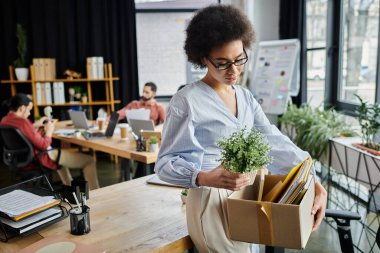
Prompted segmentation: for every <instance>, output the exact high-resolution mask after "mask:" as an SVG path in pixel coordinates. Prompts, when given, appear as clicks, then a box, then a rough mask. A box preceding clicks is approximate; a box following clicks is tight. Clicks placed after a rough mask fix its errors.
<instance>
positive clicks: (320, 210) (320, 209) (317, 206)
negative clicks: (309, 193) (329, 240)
mask: <svg viewBox="0 0 380 253" xmlns="http://www.w3.org/2000/svg"><path fill="white" fill-rule="evenodd" d="M326 204H327V192H326V190H325V188H323V186H322V185H321V183H319V182H318V183H316V184H315V197H314V204H313V208H312V209H311V213H312V214H314V215H315V216H314V226H313V229H312V232H314V231H316V230H317V229H318V227H319V225H321V222H322V219H323V217H325V210H326Z"/></svg>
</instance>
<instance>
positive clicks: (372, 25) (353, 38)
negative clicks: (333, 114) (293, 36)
mask: <svg viewBox="0 0 380 253" xmlns="http://www.w3.org/2000/svg"><path fill="white" fill-rule="evenodd" d="M378 27H379V0H375V1H358V0H356V1H352V0H351V1H349V0H344V1H343V24H342V32H343V45H342V46H341V50H343V55H342V63H341V66H342V69H341V75H342V76H341V82H340V87H339V98H338V99H339V100H340V101H342V102H347V103H356V102H358V100H357V98H356V97H355V94H357V95H359V96H361V97H362V98H363V99H364V100H366V101H368V102H370V103H374V102H375V93H376V69H377V58H378V57H377V56H378V32H379V30H378Z"/></svg>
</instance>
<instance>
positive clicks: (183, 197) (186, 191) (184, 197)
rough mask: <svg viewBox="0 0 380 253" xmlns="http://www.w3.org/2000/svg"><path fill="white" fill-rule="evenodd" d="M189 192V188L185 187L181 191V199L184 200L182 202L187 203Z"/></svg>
mask: <svg viewBox="0 0 380 253" xmlns="http://www.w3.org/2000/svg"><path fill="white" fill-rule="evenodd" d="M188 192H189V190H188V189H183V190H182V191H181V200H182V204H183V205H184V204H186V198H187V193H188Z"/></svg>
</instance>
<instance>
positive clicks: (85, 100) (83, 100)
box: [82, 95, 88, 103]
mask: <svg viewBox="0 0 380 253" xmlns="http://www.w3.org/2000/svg"><path fill="white" fill-rule="evenodd" d="M87 101H88V98H87V95H83V96H82V103H87Z"/></svg>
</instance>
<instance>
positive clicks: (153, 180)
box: [146, 175, 186, 188]
mask: <svg viewBox="0 0 380 253" xmlns="http://www.w3.org/2000/svg"><path fill="white" fill-rule="evenodd" d="M146 182H147V183H148V184H155V185H163V186H171V187H179V188H186V187H183V186H179V185H175V184H171V183H168V182H165V181H162V180H161V179H159V178H158V176H157V175H153V176H152V177H150V178H149V179H148V180H146Z"/></svg>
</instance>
